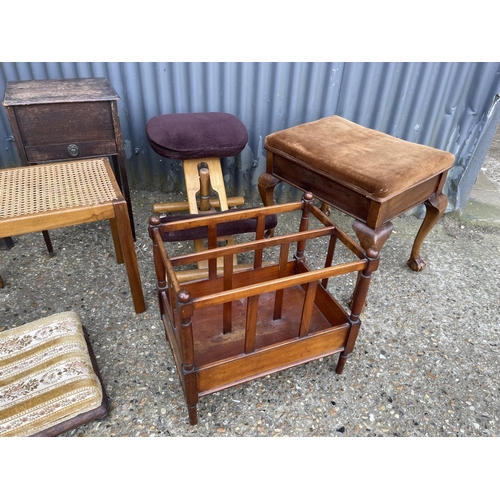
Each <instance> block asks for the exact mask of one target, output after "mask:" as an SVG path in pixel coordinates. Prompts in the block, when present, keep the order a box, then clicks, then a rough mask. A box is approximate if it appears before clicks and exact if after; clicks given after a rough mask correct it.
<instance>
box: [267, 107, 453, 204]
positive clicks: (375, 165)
mask: <svg viewBox="0 0 500 500" xmlns="http://www.w3.org/2000/svg"><path fill="white" fill-rule="evenodd" d="M265 148H266V149H267V150H268V151H271V152H273V153H275V154H277V155H281V156H283V157H286V158H288V159H290V160H292V161H294V162H295V163H297V164H300V165H301V166H303V167H304V168H306V169H310V170H314V171H315V172H322V173H324V175H325V176H326V177H328V178H330V179H332V180H334V181H336V182H338V183H339V184H343V185H346V186H348V187H349V188H350V189H352V190H354V191H357V192H359V193H361V194H363V195H365V196H367V197H368V198H370V199H373V200H375V201H384V200H387V199H388V198H392V197H393V196H396V195H397V194H400V193H402V192H404V191H405V190H406V189H408V188H409V187H411V186H414V185H416V184H419V183H420V182H423V181H425V180H426V179H429V178H431V177H433V176H435V175H437V174H439V173H441V172H444V171H446V170H448V169H449V168H451V166H452V165H453V162H454V160H455V157H454V155H453V154H451V153H448V152H446V151H441V150H439V149H435V148H431V147H428V146H422V145H420V144H414V143H412V142H408V141H404V140H402V139H397V138H396V137H392V136H390V135H388V134H385V133H383V132H379V131H377V130H372V129H370V128H366V127H363V126H361V125H358V124H356V123H353V122H351V121H349V120H346V119H345V118H342V117H340V116H336V115H335V116H329V117H326V118H322V119H320V120H316V121H313V122H309V123H304V124H302V125H297V126H296V127H292V128H289V129H286V130H280V131H278V132H275V133H273V134H270V135H268V136H267V137H266V141H265Z"/></svg>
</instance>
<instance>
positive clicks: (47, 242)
mask: <svg viewBox="0 0 500 500" xmlns="http://www.w3.org/2000/svg"><path fill="white" fill-rule="evenodd" d="M42 234H43V239H44V240H45V246H46V247H47V251H48V252H49V255H50V256H51V257H54V248H53V247H52V242H51V241H50V235H49V232H48V231H42Z"/></svg>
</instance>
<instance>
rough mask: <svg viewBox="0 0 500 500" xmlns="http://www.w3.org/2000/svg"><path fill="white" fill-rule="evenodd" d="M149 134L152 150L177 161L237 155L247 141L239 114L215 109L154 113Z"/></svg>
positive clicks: (148, 126)
mask: <svg viewBox="0 0 500 500" xmlns="http://www.w3.org/2000/svg"><path fill="white" fill-rule="evenodd" d="M146 135H147V137H148V141H149V144H150V145H151V148H152V149H153V151H155V152H156V153H158V154H159V155H161V156H164V157H165V158H172V159H175V160H187V159H196V158H205V157H216V158H226V157H228V156H236V155H237V154H238V153H240V152H241V151H242V150H243V148H244V147H245V145H246V143H247V141H248V132H247V129H246V127H245V125H243V123H241V121H240V120H238V118H236V116H234V115H231V114H229V113H215V112H213V113H175V114H168V115H158V116H154V117H153V118H151V119H150V120H149V121H148V123H147V124H146Z"/></svg>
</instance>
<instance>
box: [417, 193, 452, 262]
mask: <svg viewBox="0 0 500 500" xmlns="http://www.w3.org/2000/svg"><path fill="white" fill-rule="evenodd" d="M447 205H448V199H447V198H446V196H445V195H444V194H442V193H441V194H433V195H432V196H431V197H430V198H429V199H428V200H427V201H426V202H425V209H426V212H425V218H424V221H423V222H422V225H421V226H420V229H419V230H418V233H417V236H416V238H415V241H414V243H413V248H412V250H411V256H410V258H409V259H408V262H407V264H408V266H409V267H410V269H412V270H413V271H417V272H418V271H422V269H424V267H425V266H426V265H427V262H425V260H423V259H422V258H421V257H420V249H421V247H422V243H423V242H424V239H425V237H426V236H427V235H428V234H429V231H430V230H431V229H432V228H433V227H434V225H435V224H436V222H437V221H438V220H439V218H440V217H441V215H443V213H444V211H445V210H446V207H447Z"/></svg>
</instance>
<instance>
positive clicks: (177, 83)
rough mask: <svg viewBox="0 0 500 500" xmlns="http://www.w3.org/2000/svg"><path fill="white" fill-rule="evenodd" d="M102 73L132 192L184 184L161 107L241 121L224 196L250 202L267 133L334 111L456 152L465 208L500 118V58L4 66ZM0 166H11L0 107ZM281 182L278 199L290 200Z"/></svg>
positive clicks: (454, 191)
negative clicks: (163, 136) (150, 134)
mask: <svg viewBox="0 0 500 500" xmlns="http://www.w3.org/2000/svg"><path fill="white" fill-rule="evenodd" d="M98 76H105V77H106V78H108V80H109V81H110V82H111V84H112V85H113V87H114V88H115V90H116V91H117V92H118V94H119V95H120V96H121V101H120V102H119V111H120V121H121V126H122V133H123V138H124V142H125V151H126V156H127V161H128V172H129V182H130V184H131V186H132V188H137V189H146V190H158V189H161V190H163V191H165V192H167V193H172V192H174V191H179V190H182V189H183V176H182V168H181V166H180V164H179V162H176V161H173V162H171V161H169V160H166V159H165V158H161V157H160V156H158V155H157V154H156V153H154V152H153V151H152V150H151V148H150V147H149V144H148V142H147V139H146V135H145V125H146V123H147V121H148V120H149V119H150V118H151V117H152V116H154V115H157V114H162V113H178V112H199V111H224V112H228V113H232V114H234V115H236V116H238V117H239V118H240V119H241V120H242V122H243V123H244V124H245V125H246V126H247V128H248V132H249V141H248V145H247V147H246V148H245V150H244V151H243V152H242V154H241V155H240V156H239V157H238V158H235V159H229V160H227V161H224V163H223V169H224V174H225V178H226V181H227V186H228V192H229V194H240V195H243V196H245V197H246V198H247V199H252V198H254V197H255V199H257V197H258V194H257V189H256V183H257V179H258V177H259V175H260V174H261V173H262V172H263V171H264V168H265V150H264V149H263V141H264V138H265V137H266V135H267V134H269V133H271V132H274V131H276V130H280V129H284V128H287V127H291V126H293V125H297V124H299V123H304V122H307V121H312V120H316V119H318V118H321V117H324V116H328V115H332V114H339V115H341V116H343V117H345V118H347V119H349V120H352V121H354V122H356V123H359V124H361V125H365V126H368V127H372V128H375V129H377V130H381V131H383V132H387V133H389V134H391V135H394V136H396V137H400V138H402V139H406V140H409V141H413V142H417V143H421V144H426V145H429V146H434V147H437V148H440V149H444V150H447V151H450V152H452V153H454V154H455V155H456V164H455V166H454V168H453V169H452V171H451V172H450V174H449V178H448V182H447V186H446V192H447V194H448V197H449V207H448V209H449V210H453V209H455V208H459V207H460V208H464V207H465V203H466V201H467V198H468V196H469V194H470V190H471V189H472V186H473V184H474V182H475V179H476V177H477V174H478V172H479V169H480V167H481V164H482V162H483V160H484V157H485V155H486V153H487V150H488V146H489V144H490V143H491V140H492V137H493V134H494V132H495V130H496V127H497V125H498V122H499V121H500V113H499V112H498V109H497V108H498V107H500V106H496V107H494V106H493V103H494V102H495V96H497V95H498V94H500V63H466V62H464V63H456V62H455V63H417V62H412V63H378V62H372V63H343V62H339V63H334V62H317V63H313V62H302V63H300V62H291V63H283V62H280V63H259V62H255V63H250V62H246V63H222V62H221V63H216V62H214V63H179V62H175V63H169V62H165V63H161V62H157V63H149V62H148V63H133V62H127V63H118V62H116V63H112V62H109V63H84V62H81V63H69V62H65V63H6V62H4V63H1V64H0V90H1V89H3V88H5V83H6V82H7V81H8V80H28V79H44V78H75V77H98ZM0 140H1V141H2V147H1V148H0V149H1V152H0V166H3V167H6V166H12V165H17V164H18V161H19V160H18V157H17V153H16V151H15V147H14V144H13V142H12V140H11V131H10V127H9V124H8V121H7V117H6V114H5V110H4V109H3V107H2V109H1V110H0ZM296 194H297V193H296V192H295V191H294V190H292V189H288V188H285V187H283V186H282V187H281V190H280V191H278V197H279V199H280V201H282V200H283V201H284V200H286V199H289V198H291V197H294V196H296Z"/></svg>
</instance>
